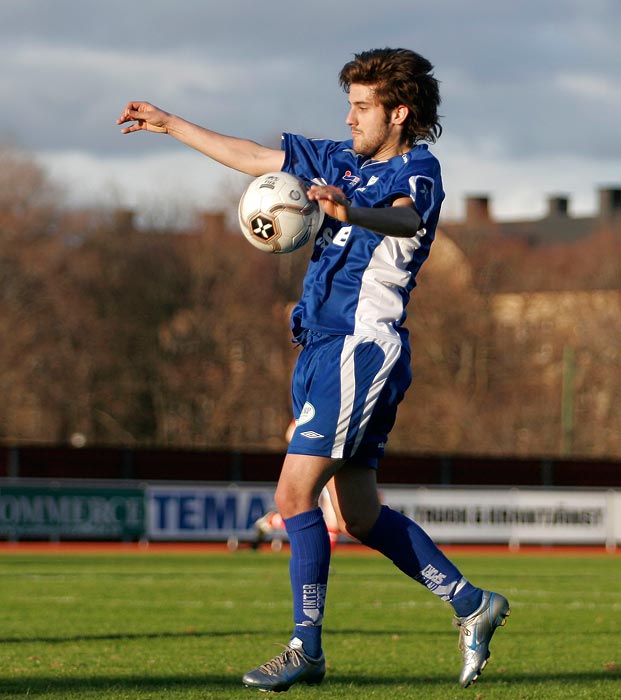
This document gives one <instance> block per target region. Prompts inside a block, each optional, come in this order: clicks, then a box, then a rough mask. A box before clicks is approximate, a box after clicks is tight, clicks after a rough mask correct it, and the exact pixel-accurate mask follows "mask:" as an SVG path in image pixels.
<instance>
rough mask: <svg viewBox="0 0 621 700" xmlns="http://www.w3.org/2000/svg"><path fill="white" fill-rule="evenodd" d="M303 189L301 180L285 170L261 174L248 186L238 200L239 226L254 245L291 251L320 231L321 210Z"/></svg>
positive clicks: (278, 251) (271, 249)
mask: <svg viewBox="0 0 621 700" xmlns="http://www.w3.org/2000/svg"><path fill="white" fill-rule="evenodd" d="M306 190H307V187H306V184H305V183H304V182H302V180H300V179H299V178H297V177H295V175H291V174H290V173H284V172H277V173H267V174H266V175H261V176H260V177H258V178H256V179H255V180H253V181H252V182H251V183H250V185H248V187H247V189H246V191H245V192H244V194H243V195H242V198H241V199H240V201H239V209H238V214H239V225H240V226H241V230H242V233H243V234H244V236H245V237H246V238H247V239H248V240H249V241H250V243H252V245H253V246H254V247H255V248H258V249H259V250H263V251H265V252H266V253H291V252H292V251H294V250H297V249H298V248H301V247H302V246H303V245H304V244H305V243H307V242H308V241H309V240H310V238H311V236H314V235H315V234H316V233H317V231H319V228H320V227H321V223H322V221H323V210H322V209H321V208H320V207H319V205H318V204H317V202H313V201H310V200H309V199H308V197H307V196H306Z"/></svg>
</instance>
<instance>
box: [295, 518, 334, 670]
mask: <svg viewBox="0 0 621 700" xmlns="http://www.w3.org/2000/svg"><path fill="white" fill-rule="evenodd" d="M284 522H285V527H286V528H287V535H288V536H289V542H290V543H291V561H290V564H289V574H290V577H291V590H292V593H293V621H294V623H295V626H294V628H293V635H292V638H295V637H297V638H298V639H300V640H301V641H302V644H303V645H304V652H305V653H306V654H308V655H309V656H312V657H314V658H318V657H319V656H321V623H322V621H323V611H324V606H325V599H326V588H327V585H328V570H329V568H330V538H329V537H328V528H327V527H326V523H325V520H324V519H323V513H322V511H321V508H315V509H314V510H309V511H308V512H306V513H300V514H299V515H294V516H293V517H291V518H285V521H284Z"/></svg>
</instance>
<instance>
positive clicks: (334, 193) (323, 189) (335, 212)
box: [307, 185, 349, 223]
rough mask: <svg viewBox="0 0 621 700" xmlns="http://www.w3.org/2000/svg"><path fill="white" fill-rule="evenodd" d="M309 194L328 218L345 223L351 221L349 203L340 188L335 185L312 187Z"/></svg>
mask: <svg viewBox="0 0 621 700" xmlns="http://www.w3.org/2000/svg"><path fill="white" fill-rule="evenodd" d="M307 194H308V198H309V199H311V200H314V201H316V202H317V203H318V204H319V206H320V207H321V208H322V209H323V210H324V211H325V213H326V214H327V215H328V216H331V217H332V218H333V219H337V220H338V221H343V222H345V223H347V222H348V221H349V202H348V201H347V197H346V196H345V194H344V192H343V190H341V189H340V188H338V187H336V186H335V185H311V186H310V187H309V188H308V192H307Z"/></svg>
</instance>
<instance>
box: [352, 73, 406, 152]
mask: <svg viewBox="0 0 621 700" xmlns="http://www.w3.org/2000/svg"><path fill="white" fill-rule="evenodd" d="M349 104H350V109H349V114H348V115H347V119H346V120H345V121H346V124H347V126H349V127H350V128H351V136H352V140H353V143H354V150H355V151H356V153H359V154H360V155H363V156H366V157H367V158H374V159H377V160H383V159H387V158H392V157H393V156H395V155H397V154H398V153H402V152H403V150H404V149H403V148H402V147H401V143H400V136H401V128H400V127H398V126H397V125H396V124H395V123H394V122H393V119H392V115H391V114H387V113H386V109H385V108H384V107H383V105H381V104H380V103H379V102H378V101H377V99H376V97H375V90H374V87H373V86H372V85H358V84H356V83H353V84H352V85H351V86H350V89H349Z"/></svg>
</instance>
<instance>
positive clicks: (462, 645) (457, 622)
mask: <svg viewBox="0 0 621 700" xmlns="http://www.w3.org/2000/svg"><path fill="white" fill-rule="evenodd" d="M467 623H468V620H463V619H460V618H458V617H455V618H453V625H454V626H455V627H459V641H458V643H457V646H458V648H459V649H460V650H461V651H464V650H466V649H467V650H468V651H473V650H472V649H471V648H470V646H469V645H468V642H467V639H466V637H470V636H472V630H471V629H470V628H469V627H468V624H467Z"/></svg>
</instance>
